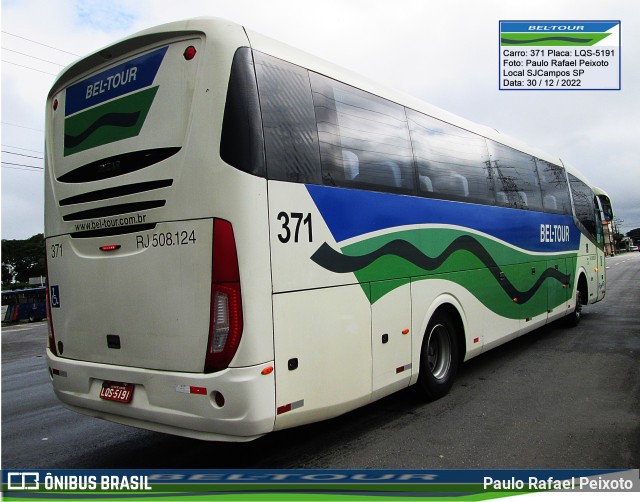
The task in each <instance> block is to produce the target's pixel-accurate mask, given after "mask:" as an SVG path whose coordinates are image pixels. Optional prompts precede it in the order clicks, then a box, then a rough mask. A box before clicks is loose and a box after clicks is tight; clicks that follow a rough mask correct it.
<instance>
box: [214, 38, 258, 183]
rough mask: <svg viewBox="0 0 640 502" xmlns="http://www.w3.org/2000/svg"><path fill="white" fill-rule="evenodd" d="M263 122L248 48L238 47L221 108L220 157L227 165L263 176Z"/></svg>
mask: <svg viewBox="0 0 640 502" xmlns="http://www.w3.org/2000/svg"><path fill="white" fill-rule="evenodd" d="M263 145H264V142H263V138H262V120H261V118H260V103H259V101H258V88H257V87H256V78H255V72H254V68H253V58H252V56H251V49H249V48H248V47H241V48H239V49H238V50H237V51H236V53H235V55H234V57H233V63H232V66H231V75H230V77H229V87H228V89H227V101H226V104H225V107H224V118H223V122H222V138H221V140H220V157H221V158H222V160H223V161H225V162H226V163H227V164H230V165H232V166H233V167H235V168H237V169H240V170H241V171H245V172H247V173H250V174H255V175H256V176H263V177H264V176H265V168H264V153H263Z"/></svg>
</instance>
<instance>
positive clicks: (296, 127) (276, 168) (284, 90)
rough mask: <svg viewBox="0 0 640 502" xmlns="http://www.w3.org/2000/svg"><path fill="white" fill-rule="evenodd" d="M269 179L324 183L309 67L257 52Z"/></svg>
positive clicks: (255, 53) (256, 60) (257, 69)
mask: <svg viewBox="0 0 640 502" xmlns="http://www.w3.org/2000/svg"><path fill="white" fill-rule="evenodd" d="M254 57H255V65H256V76H257V79H258V92H259V93H260V106H261V108H262V125H263V128H264V145H265V156H266V159H267V176H268V177H269V179H274V180H281V181H293V182H298V183H315V184H319V183H321V177H320V158H319V154H318V150H319V149H318V132H317V129H316V119H315V115H314V110H313V101H312V99H311V87H310V86H309V72H308V70H306V69H304V68H302V67H300V66H296V65H294V64H291V63H287V62H285V61H282V60H280V59H276V58H274V57H272V56H268V55H266V54H262V53H260V52H257V51H254Z"/></svg>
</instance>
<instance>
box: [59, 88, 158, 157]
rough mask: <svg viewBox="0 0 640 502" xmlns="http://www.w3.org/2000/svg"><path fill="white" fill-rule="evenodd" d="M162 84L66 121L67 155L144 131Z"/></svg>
mask: <svg viewBox="0 0 640 502" xmlns="http://www.w3.org/2000/svg"><path fill="white" fill-rule="evenodd" d="M158 87H159V86H156V87H151V88H149V89H145V90H144V91H140V92H136V93H134V94H129V95H127V96H125V97H123V98H120V99H116V100H114V101H110V102H108V103H105V104H103V105H100V106H96V107H95V108H91V109H90V110H87V111H85V112H81V113H78V114H76V115H73V116H71V117H69V118H67V119H66V120H65V121H64V155H65V157H66V156H67V155H72V154H74V153H78V152H82V151H83V150H88V149H90V148H95V147H96V146H101V145H106V144H108V143H113V142H114V141H119V140H121V139H126V138H132V137H135V136H137V135H138V134H140V130H141V129H142V125H143V124H144V121H145V119H146V118H147V113H148V112H149V109H150V108H151V104H152V103H153V100H154V98H155V95H156V92H157V91H158Z"/></svg>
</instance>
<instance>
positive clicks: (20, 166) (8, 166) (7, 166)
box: [2, 162, 44, 171]
mask: <svg viewBox="0 0 640 502" xmlns="http://www.w3.org/2000/svg"><path fill="white" fill-rule="evenodd" d="M13 166H18V167H13ZM2 167H4V168H5V169H16V170H17V171H42V170H44V167H38V166H30V165H27V164H16V163H15V162H2ZM24 168H27V169H24Z"/></svg>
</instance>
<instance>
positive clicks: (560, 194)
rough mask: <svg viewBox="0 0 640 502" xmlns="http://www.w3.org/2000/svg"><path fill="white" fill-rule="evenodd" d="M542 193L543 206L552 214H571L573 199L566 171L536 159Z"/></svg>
mask: <svg viewBox="0 0 640 502" xmlns="http://www.w3.org/2000/svg"><path fill="white" fill-rule="evenodd" d="M536 166H537V167H538V178H539V179H540V189H541V191H542V206H543V208H544V210H545V211H547V212H550V213H560V214H571V199H570V198H569V186H568V184H567V178H566V175H565V171H564V169H563V168H562V167H560V166H556V165H555V164H550V163H549V162H546V161H544V160H540V159H536Z"/></svg>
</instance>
